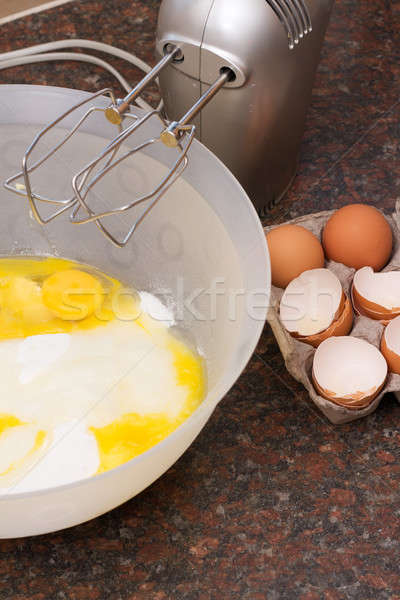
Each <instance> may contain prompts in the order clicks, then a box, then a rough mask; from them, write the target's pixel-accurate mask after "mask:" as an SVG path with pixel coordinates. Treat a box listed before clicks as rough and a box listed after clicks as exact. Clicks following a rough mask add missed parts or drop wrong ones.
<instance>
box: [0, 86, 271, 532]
mask: <svg viewBox="0 0 400 600" xmlns="http://www.w3.org/2000/svg"><path fill="white" fill-rule="evenodd" d="M86 96H87V95H86V94H85V93H84V92H77V91H73V90H64V89H59V88H51V87H39V86H19V85H16V86H0V145H1V150H0V179H1V182H3V181H4V180H5V179H6V178H7V177H9V176H10V175H12V174H13V173H14V172H17V171H18V170H19V169H20V165H21V158H22V155H23V153H24V151H25V149H26V147H27V146H28V144H29V143H30V141H31V140H32V138H33V136H34V135H35V134H36V133H37V132H38V131H39V129H40V128H41V127H43V125H44V124H46V123H48V122H49V121H50V120H52V119H54V118H56V117H57V116H58V115H59V114H60V113H61V112H63V111H65V110H66V109H67V108H69V107H70V106H71V105H73V104H74V103H76V102H77V101H78V100H79V99H81V98H82V99H83V98H85V97H86ZM105 103H106V100H105V99H104V101H103V104H105ZM75 120H76V117H75ZM73 122H75V121H74V120H72V119H71V120H70V122H65V123H63V124H62V125H63V126H65V127H67V126H70V125H71V124H72V123H73ZM149 128H150V129H151V124H150V125H149ZM150 129H149V131H148V132H147V131H145V132H144V135H147V136H149V135H151V134H152V132H151V130H150ZM113 133H115V132H114V129H112V126H111V125H109V124H108V123H107V122H106V120H105V118H104V116H103V115H102V114H100V113H96V115H95V116H93V117H92V118H91V119H90V120H88V121H87V122H86V123H85V125H84V127H83V129H82V130H81V131H80V133H79V134H77V137H76V138H75V140H74V143H73V145H72V146H71V148H70V149H69V150H66V154H65V153H64V155H63V157H62V158H61V159H60V161H59V162H57V161H55V162H54V161H53V163H52V164H51V165H50V168H49V169H47V171H46V172H45V174H44V175H43V178H42V181H44V182H45V184H46V186H47V189H48V190H49V191H50V190H51V191H52V192H54V190H58V191H59V192H60V193H62V192H63V191H64V188H65V185H66V184H65V176H66V174H67V173H68V168H70V167H71V164H72V163H73V166H74V168H76V167H77V166H79V165H84V164H86V163H87V162H88V159H89V158H90V156H91V155H92V154H93V149H94V148H95V147H96V146H98V147H99V148H100V147H102V146H104V140H105V139H106V140H107V141H109V139H110V135H112V134H113ZM71 143H72V142H71ZM99 144H100V145H99ZM129 144H133V142H128V143H127V145H128V146H129ZM68 152H69V154H68ZM149 154H150V155H151V156H148V155H147V156H143V157H139V167H137V168H138V172H137V173H135V169H136V167H133V166H132V167H131V166H129V165H127V166H126V168H125V172H124V173H125V174H123V175H122V177H121V178H119V179H118V178H116V177H114V178H111V179H110V181H108V182H104V188H103V189H102V191H101V192H100V191H99V197H100V199H101V201H103V199H104V198H105V199H106V200H105V202H107V198H108V196H109V194H110V193H111V194H112V195H114V197H115V196H117V195H118V194H119V193H121V197H122V196H124V194H125V195H126V194H127V192H129V191H130V190H131V189H133V187H134V186H135V181H136V180H138V179H142V180H143V178H144V179H145V180H149V181H151V180H152V179H151V178H154V176H155V174H157V169H162V166H161V165H162V163H163V162H165V160H166V158H165V149H164V148H159V147H157V148H155V149H152V150H150V153H149ZM139 171H140V172H139ZM43 172H44V171H43ZM132 174H133V177H132ZM140 185H143V181H142V183H141V184H140ZM107 186H108V188H107ZM122 188H123V189H122ZM68 189H69V183H68ZM110 190H111V192H110ZM40 191H41V190H40ZM0 199H1V205H0V211H1V213H0V215H1V218H0V253H1V254H2V255H10V254H12V255H20V254H40V255H54V254H56V255H59V256H62V257H68V258H71V259H75V260H78V261H82V262H85V263H88V264H92V265H94V266H96V267H99V268H100V269H102V270H104V271H105V272H108V273H110V274H113V275H115V276H116V277H119V278H120V279H122V280H123V281H124V282H126V283H128V284H130V285H133V286H134V287H135V288H137V289H139V290H147V291H149V292H152V293H153V294H155V295H162V297H163V300H164V301H165V299H166V298H167V301H168V304H169V305H170V306H172V307H173V308H174V310H175V314H176V315H177V320H178V326H179V329H180V330H182V331H183V334H184V335H186V336H187V338H188V339H189V340H195V342H196V345H197V346H198V347H199V348H200V349H201V351H202V352H203V353H204V356H205V358H206V364H207V370H208V394H207V397H206V399H205V400H204V402H203V403H202V405H201V406H200V407H199V408H198V409H197V410H196V412H195V413H194V414H193V415H192V417H191V418H190V419H188V420H187V421H186V422H185V423H184V424H183V425H182V426H181V427H179V428H178V429H177V430H176V431H175V432H174V433H173V434H172V435H170V436H169V437H168V438H167V439H165V440H164V441H163V442H162V443H160V444H158V445H157V446H155V447H153V448H152V449H151V450H149V451H148V452H146V453H144V454H142V455H141V456H139V457H137V458H135V459H133V460H131V461H130V462H128V463H126V464H124V465H122V466H121V467H119V468H117V469H114V470H112V471H109V472H107V473H104V474H102V475H98V476H95V477H92V478H90V479H87V480H84V481H80V482H76V483H73V484H69V485H65V486H61V487H57V488H54V489H49V490H42V491H37V492H33V493H25V494H19V495H17V494H15V495H9V496H5V497H3V498H1V499H0V537H3V538H4V537H19V536H27V535H34V534H40V533H46V532H50V531H55V530H59V529H62V528H65V527H69V526H72V525H75V524H78V523H81V522H84V521H86V520H88V519H91V518H93V517H96V516H98V515H101V514H102V513H104V512H106V511H108V510H110V509H112V508H114V507H116V506H118V505H119V504H121V503H123V502H125V501H126V500H128V499H129V498H132V497H133V496H135V494H138V493H139V492H140V491H142V490H143V489H144V488H146V487H147V486H148V485H150V484H151V483H152V482H154V481H155V480H156V479H157V478H158V477H159V476H160V475H162V473H164V472H165V471H166V470H167V469H168V468H169V467H170V466H171V465H172V464H173V463H174V462H175V461H176V460H177V459H178V458H179V456H180V455H181V454H182V453H183V452H184V451H185V450H186V448H187V447H188V446H189V445H190V444H191V443H192V441H193V440H194V439H195V437H196V436H197V435H198V433H199V432H200V430H201V429H202V427H203V426H204V425H205V423H206V421H207V420H208V418H209V417H210V415H211V414H212V412H213V410H214V408H215V406H216V405H217V403H218V402H219V400H220V399H221V398H222V397H223V396H224V394H226V392H227V391H228V389H229V388H230V387H231V386H232V385H233V383H234V382H235V381H236V379H237V378H238V376H239V375H240V373H241V371H242V370H243V368H244V367H245V365H246V363H247V361H248V360H249V358H250V356H251V354H252V352H253V350H254V348H255V345H256V343H257V341H258V339H259V336H260V334H261V331H262V328H263V324H264V319H265V315H266V309H265V305H266V303H267V299H266V295H268V294H269V289H270V266H269V259H268V251H267V247H266V243H265V238H264V234H263V230H262V227H261V224H260V222H259V219H258V217H257V214H256V212H255V211H254V209H253V207H252V205H251V203H250V201H249V199H248V198H247V196H246V194H245V192H244V191H243V189H242V188H241V187H240V185H239V184H238V182H237V181H236V180H235V178H234V177H233V176H232V175H231V173H230V172H229V171H228V170H227V169H226V168H225V167H224V165H223V164H222V163H221V162H220V161H219V160H218V159H216V158H215V157H214V156H213V155H212V154H211V153H210V152H209V151H208V150H207V149H206V148H204V147H203V146H202V145H201V144H200V143H197V142H195V143H194V144H193V146H192V148H191V152H190V165H189V167H188V168H187V170H186V171H185V174H184V178H183V179H181V180H179V181H178V182H177V183H176V185H175V186H174V187H173V188H172V189H171V190H170V191H169V192H168V194H167V195H166V196H165V197H164V198H162V199H161V200H160V201H159V202H158V204H157V205H156V206H155V208H154V209H153V210H152V212H151V213H150V215H149V216H148V217H147V219H145V220H144V221H143V223H142V224H141V225H140V227H139V228H138V230H137V232H136V233H135V235H134V236H133V238H132V240H131V241H130V243H129V244H128V245H127V246H126V247H125V248H123V249H118V248H115V247H114V246H112V245H111V244H110V242H108V241H107V240H106V239H105V238H103V236H102V235H100V233H99V231H98V229H97V228H96V226H95V225H94V224H90V225H85V226H73V225H71V224H70V223H69V222H68V218H67V217H65V218H64V217H61V218H60V219H59V220H56V221H54V222H52V223H51V224H50V225H48V226H46V227H41V226H40V225H38V224H37V223H36V222H34V221H33V219H32V218H31V217H30V215H29V210H28V207H27V201H26V200H25V199H23V198H20V197H18V196H16V195H15V194H13V193H11V192H7V191H6V190H4V189H3V186H2V185H1V188H0ZM129 222H130V217H129V214H126V215H125V216H124V218H123V220H122V221H121V224H122V225H126V223H129ZM213 285H216V286H217V288H218V290H219V291H221V290H224V293H220V294H218V295H217V296H216V300H215V302H214V301H210V298H212V297H213V296H212V295H210V294H207V293H205V292H206V291H207V290H208V289H210V288H212V286H213ZM202 290H203V292H202ZM261 291H264V292H265V293H266V295H265V294H264V296H260V295H258V296H257V292H261ZM199 292H201V293H199ZM191 295H194V296H195V299H194V300H193V302H192V306H190V305H189V306H188V307H186V308H185V306H183V303H182V299H183V298H185V299H186V300H188V299H190V296H191ZM187 304H189V303H188V302H187ZM257 306H258V307H257ZM212 451H213V449H212V447H210V452H212Z"/></svg>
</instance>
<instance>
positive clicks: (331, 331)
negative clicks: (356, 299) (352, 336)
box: [297, 296, 354, 348]
mask: <svg viewBox="0 0 400 600" xmlns="http://www.w3.org/2000/svg"><path fill="white" fill-rule="evenodd" d="M344 298H345V301H344V307H343V310H342V312H341V314H340V315H339V316H338V318H337V319H336V320H335V321H333V323H332V325H331V326H330V327H328V328H327V329H325V330H324V331H321V332H320V333H316V334H315V335H309V336H307V337H298V338H297V339H298V340H299V341H300V342H304V343H305V344H310V345H311V346H314V348H318V346H319V345H320V344H321V343H322V342H323V341H324V340H326V339H328V338H329V337H332V336H342V335H347V334H348V333H350V331H351V328H352V327H353V320H354V313H353V307H352V305H351V302H350V300H349V299H348V297H347V296H344Z"/></svg>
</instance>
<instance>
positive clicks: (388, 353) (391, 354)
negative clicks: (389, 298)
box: [381, 317, 400, 375]
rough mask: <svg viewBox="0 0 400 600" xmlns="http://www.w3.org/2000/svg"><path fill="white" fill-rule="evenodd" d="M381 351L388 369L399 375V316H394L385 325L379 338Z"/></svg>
mask: <svg viewBox="0 0 400 600" xmlns="http://www.w3.org/2000/svg"><path fill="white" fill-rule="evenodd" d="M381 352H382V354H383V356H384V357H385V359H386V362H387V364H388V366H389V371H391V372H392V373H397V375H400V317H396V318H395V319H393V320H392V321H390V322H389V324H388V325H387V327H385V329H384V331H383V334H382V338H381Z"/></svg>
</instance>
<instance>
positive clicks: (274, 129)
mask: <svg viewBox="0 0 400 600" xmlns="http://www.w3.org/2000/svg"><path fill="white" fill-rule="evenodd" d="M291 3H292V4H293V5H298V4H299V3H302V6H303V7H304V6H305V8H306V9H307V10H308V13H309V17H310V19H311V22H312V31H309V32H308V33H307V34H305V35H300V36H298V38H297V41H296V39H295V37H294V36H291V32H290V31H288V28H287V26H286V25H287V22H286V21H283V20H282V18H279V15H280V16H282V14H283V13H282V12H280V10H278V12H277V11H276V8H277V6H278V9H279V8H282V9H283V8H285V11H286V14H287V10H288V9H289V8H290V6H291ZM332 5H333V0H245V1H243V0H163V2H162V4H161V8H160V13H159V19H158V28H157V41H156V51H157V54H158V55H159V56H162V55H163V54H164V53H165V52H166V51H168V48H170V47H171V45H177V46H179V48H180V49H181V54H180V55H178V56H177V58H176V59H175V60H174V61H173V62H171V63H170V64H169V65H168V66H167V67H166V68H165V69H164V70H163V71H162V72H161V74H160V77H159V80H160V87H161V92H162V97H163V99H164V105H165V111H166V115H167V117H168V119H170V120H171V121H174V120H176V119H178V118H179V117H180V116H181V115H182V114H184V113H185V111H186V110H187V109H188V108H189V107H190V106H192V105H193V104H194V103H195V102H196V101H197V100H198V99H199V98H200V96H201V95H202V94H203V93H204V92H205V90H206V89H207V87H208V86H209V85H210V84H211V83H212V82H213V81H215V79H216V78H217V77H218V74H219V73H220V71H221V69H224V68H229V69H231V70H232V71H233V72H234V74H235V76H236V78H235V80H234V81H229V82H227V83H226V84H225V86H224V87H223V88H222V89H221V90H220V91H219V92H218V94H217V95H216V96H215V98H213V100H212V102H210V103H209V104H208V105H207V106H206V107H205V108H204V109H203V110H202V111H201V112H200V114H199V115H198V116H197V117H196V120H195V121H194V123H195V125H196V136H197V138H198V139H199V140H200V141H201V142H202V143H203V144H205V146H207V147H208V148H209V149H210V150H211V151H212V152H214V154H216V156H218V157H219V158H220V159H221V160H222V162H223V163H225V165H226V166H227V167H228V168H229V169H230V170H231V171H232V173H233V174H234V175H235V176H236V177H237V179H238V180H239V181H240V183H241V184H242V185H243V187H244V188H245V190H246V191H247V193H248V195H249V197H250V199H251V200H252V202H253V204H254V205H255V207H256V208H257V209H258V210H259V211H260V212H262V211H264V210H266V209H268V208H269V207H271V206H272V205H273V204H274V203H276V202H277V201H278V200H279V199H280V198H281V197H282V195H283V194H284V193H285V192H286V190H287V189H288V187H289V186H290V184H291V182H292V180H293V177H294V175H295V173H296V166H297V161H298V155H299V149H300V144H301V140H302V137H303V133H304V127H305V119H306V113H307V109H308V106H309V103H310V98H311V92H312V86H313V82H314V78H315V72H316V69H317V66H318V62H319V58H320V52H321V46H322V43H323V40H324V35H325V31H326V28H327V25H328V21H329V16H330V12H331V9H332ZM293 22H294V21H293ZM291 46H293V48H291ZM221 193H223V190H221Z"/></svg>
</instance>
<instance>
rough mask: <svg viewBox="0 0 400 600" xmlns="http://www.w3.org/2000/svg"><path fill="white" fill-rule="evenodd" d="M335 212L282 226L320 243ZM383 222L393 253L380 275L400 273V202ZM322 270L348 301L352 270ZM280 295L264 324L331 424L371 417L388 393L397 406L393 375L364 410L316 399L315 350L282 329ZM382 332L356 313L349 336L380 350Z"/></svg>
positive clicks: (337, 266) (398, 378) (398, 384)
mask: <svg viewBox="0 0 400 600" xmlns="http://www.w3.org/2000/svg"><path fill="white" fill-rule="evenodd" d="M334 212H336V211H334V210H330V211H324V212H319V213H314V214H310V215H306V216H303V217H299V218H297V219H293V220H291V221H287V222H286V223H281V224H282V225H283V224H285V225H287V224H292V225H301V226H302V227H304V228H305V229H308V230H309V231H311V232H312V233H314V234H315V235H316V236H317V237H318V239H321V234H322V230H323V228H324V227H325V224H326V222H327V221H328V219H329V218H330V217H331V216H332V214H333V213H334ZM385 218H386V220H387V222H388V223H389V225H390V227H391V229H392V232H393V251H392V256H391V259H390V262H389V263H388V264H387V265H386V267H385V268H384V269H382V271H393V270H400V199H399V200H397V202H396V211H395V213H393V215H392V216H388V215H385ZM275 227H277V225H274V226H271V227H265V228H264V229H265V232H266V233H268V231H270V230H271V229H274V228H275ZM325 266H326V268H328V269H329V270H330V271H332V272H333V273H335V275H336V276H337V277H338V278H339V280H340V282H341V284H342V286H343V290H344V292H345V293H346V294H347V295H348V296H349V297H350V290H351V284H352V280H353V276H354V273H355V269H351V268H349V267H346V266H345V265H343V264H341V263H336V262H334V261H326V263H325ZM283 292H284V290H282V289H281V288H278V287H275V286H272V290H271V304H270V309H269V312H268V316H267V320H268V322H269V324H270V326H271V329H272V331H273V333H274V335H275V338H276V340H277V342H278V345H279V348H280V351H281V353H282V356H283V358H284V360H285V365H286V368H287V370H288V371H289V373H290V374H291V375H292V376H293V377H294V378H295V379H297V381H299V382H300V383H302V384H303V385H304V387H305V388H306V390H307V391H308V393H309V395H310V398H311V400H312V401H313V402H314V404H316V405H317V406H318V408H319V409H320V410H321V411H322V412H323V413H324V415H325V416H326V417H327V418H328V419H329V421H330V422H331V423H334V424H335V425H339V424H342V423H349V422H350V421H355V420H356V419H361V418H362V417H365V416H367V415H369V414H371V413H372V412H374V410H375V409H376V408H377V406H378V405H379V404H380V402H381V400H382V398H383V396H384V395H385V394H386V393H387V392H395V393H396V392H397V393H398V394H396V397H397V400H398V401H399V402H400V375H395V374H394V373H389V374H388V377H387V380H386V383H385V386H384V387H383V389H382V391H381V392H380V393H379V395H378V396H377V397H376V398H375V399H374V400H373V401H372V402H371V404H370V405H369V406H367V407H366V408H361V409H350V408H345V407H342V406H337V405H336V404H334V403H333V402H330V401H329V400H326V399H325V398H323V397H322V396H319V395H318V394H317V392H316V391H315V388H314V386H313V383H312V364H313V358H314V353H315V348H313V347H312V346H310V345H308V344H305V343H304V342H300V341H298V340H296V339H295V338H293V337H292V336H291V335H290V334H289V333H288V332H287V331H286V329H285V328H284V327H283V325H282V323H281V321H280V319H279V304H280V300H281V297H282V295H283ZM383 330H384V326H383V325H382V324H381V323H380V322H379V321H374V320H372V319H369V318H368V317H363V316H359V315H357V314H356V313H355V315H354V324H353V328H352V330H351V332H350V334H349V335H351V336H353V337H357V338H361V339H363V340H366V341H367V342H370V343H371V344H373V345H374V346H376V347H377V348H378V349H379V348H380V341H381V337H382V333H383Z"/></svg>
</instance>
